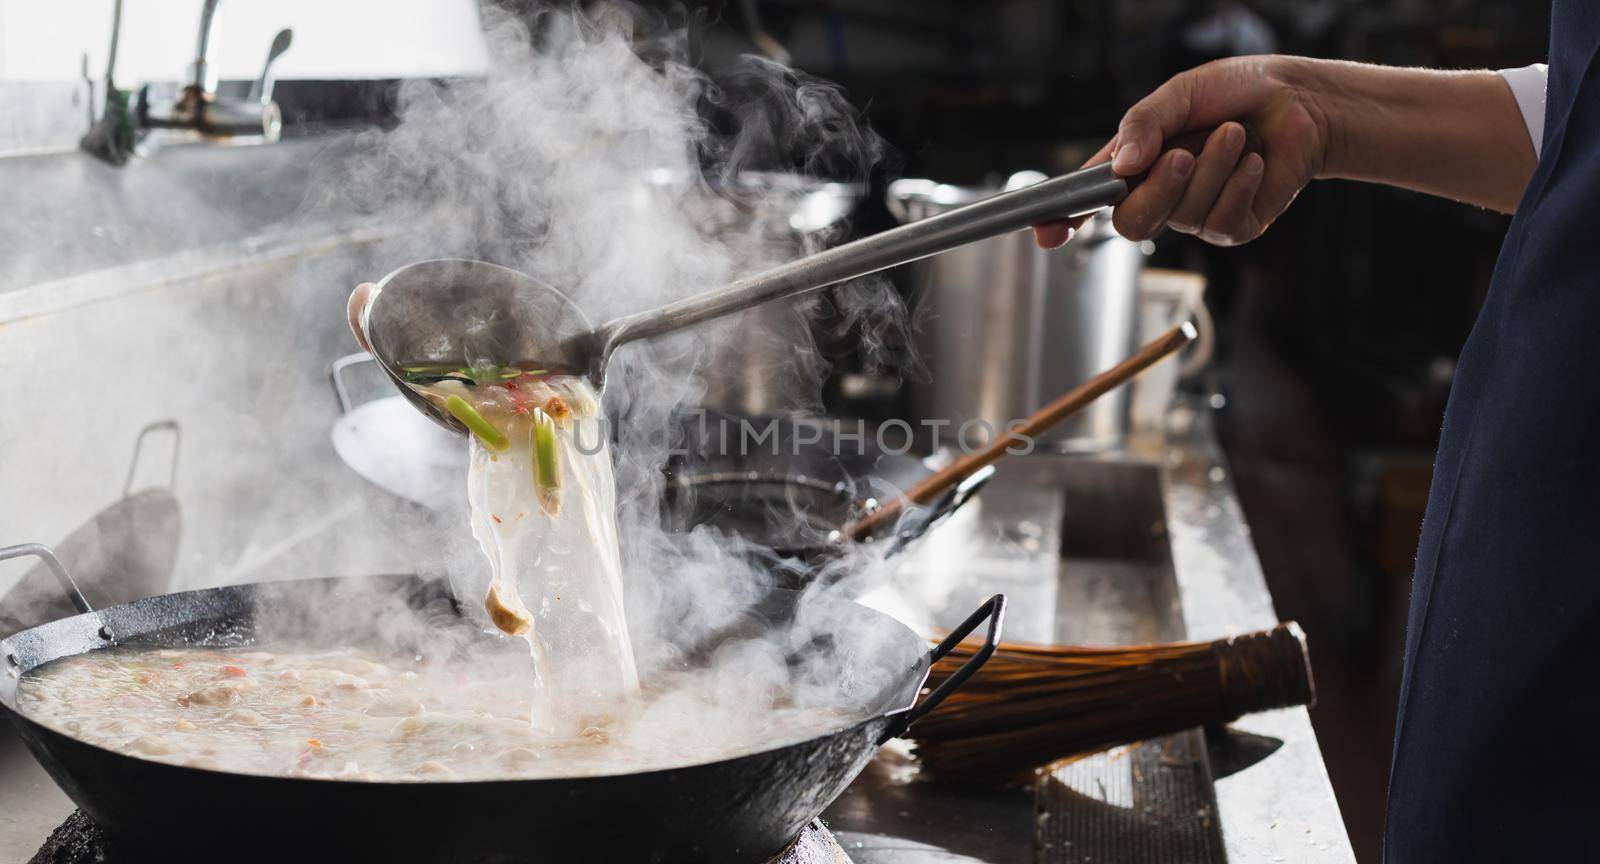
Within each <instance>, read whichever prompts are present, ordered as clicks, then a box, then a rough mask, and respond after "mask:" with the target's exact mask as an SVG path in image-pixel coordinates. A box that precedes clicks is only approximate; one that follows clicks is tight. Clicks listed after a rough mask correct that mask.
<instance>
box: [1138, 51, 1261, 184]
mask: <svg viewBox="0 0 1600 864" xmlns="http://www.w3.org/2000/svg"><path fill="white" fill-rule="evenodd" d="M1268 59H1269V58H1257V57H1250V58H1235V59H1231V60H1221V61H1216V62H1212V63H1207V64H1206V65H1204V66H1198V67H1196V68H1194V69H1190V70H1189V71H1187V72H1181V73H1179V74H1177V75H1174V76H1173V77H1172V78H1171V79H1169V80H1168V81H1167V82H1166V83H1165V84H1162V85H1161V86H1160V87H1157V88H1156V89H1155V90H1154V91H1153V92H1152V93H1151V94H1150V95H1149V96H1146V97H1144V98H1143V99H1140V100H1139V101H1138V102H1137V103H1135V104H1134V106H1133V107H1132V108H1129V109H1128V113H1126V114H1124V115H1123V117H1122V122H1121V123H1120V124H1119V125H1118V126H1117V147H1116V155H1115V157H1114V158H1113V159H1112V161H1111V164H1112V167H1113V168H1115V169H1116V172H1117V173H1118V174H1121V175H1122V176H1124V177H1132V176H1134V175H1137V174H1138V173H1139V172H1141V171H1143V170H1145V169H1146V168H1147V167H1149V166H1150V165H1152V164H1154V163H1155V161H1156V157H1157V156H1158V155H1160V153H1161V149H1162V147H1164V146H1165V144H1166V142H1167V141H1168V140H1169V139H1171V138H1175V137H1177V136H1178V135H1179V134H1180V133H1183V132H1188V131H1189V130H1191V129H1208V128H1210V127H1212V126H1215V125H1217V124H1219V123H1222V122H1224V121H1227V120H1241V119H1247V118H1249V117H1250V116H1252V115H1253V114H1254V113H1255V112H1257V111H1259V110H1260V109H1261V101H1262V88H1261V81H1262V80H1263V77H1264V75H1265V73H1264V72H1263V71H1262V65H1263V64H1264V63H1266V62H1267V61H1268Z"/></svg>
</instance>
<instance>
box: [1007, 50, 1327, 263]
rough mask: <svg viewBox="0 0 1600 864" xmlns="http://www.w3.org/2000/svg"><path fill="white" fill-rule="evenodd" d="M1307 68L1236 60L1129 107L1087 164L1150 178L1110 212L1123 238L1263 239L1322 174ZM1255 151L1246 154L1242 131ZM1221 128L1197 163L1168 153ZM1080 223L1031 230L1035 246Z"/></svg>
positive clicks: (1060, 239) (1275, 60) (1319, 115)
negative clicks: (1191, 134) (1251, 137)
mask: <svg viewBox="0 0 1600 864" xmlns="http://www.w3.org/2000/svg"><path fill="white" fill-rule="evenodd" d="M1302 62H1303V61H1300V60H1299V59H1298V58H1293V57H1276V56H1266V57H1240V58H1233V59H1228V60H1221V61H1218V62H1215V63H1208V64H1206V65H1204V66H1200V67H1198V68H1196V69H1191V70H1189V71H1187V72H1184V73H1182V74H1180V75H1178V76H1177V77H1175V78H1173V79H1172V80H1170V81H1168V82H1167V83H1165V84H1163V85H1161V87H1160V88H1158V89H1157V90H1156V91H1155V92H1154V93H1151V94H1150V95H1149V96H1146V97H1145V98H1144V99H1142V100H1140V101H1139V103H1138V104H1136V105H1134V106H1133V107H1132V108H1130V109H1128V113H1127V114H1125V115H1124V116H1123V118H1122V122H1121V124H1119V126H1118V128H1117V134H1116V136H1115V137H1113V138H1112V139H1111V140H1110V141H1109V142H1108V143H1107V144H1106V145H1105V147H1103V148H1101V150H1100V152H1099V153H1096V154H1095V155H1094V157H1093V158H1091V159H1090V160H1089V161H1088V162H1087V163H1085V164H1086V165H1096V164H1099V163H1101V162H1105V161H1107V160H1110V162H1111V165H1112V170H1114V171H1116V172H1117V173H1118V174H1120V175H1122V176H1124V177H1133V176H1137V175H1139V174H1143V173H1145V172H1147V171H1148V172H1149V176H1148V177H1147V178H1146V179H1145V180H1144V182H1143V183H1141V184H1139V186H1138V187H1137V188H1135V189H1134V190H1133V192H1132V193H1130V194H1129V195H1128V197H1127V199H1126V200H1124V201H1123V202H1122V203H1121V204H1119V205H1117V207H1116V208H1115V209H1114V210H1113V211H1112V223H1113V224H1114V225H1115V226H1116V229H1117V232H1118V233H1120V234H1122V236H1124V237H1127V238H1128V239H1130V240H1143V239H1145V238H1148V237H1150V236H1151V235H1153V234H1155V233H1156V232H1158V231H1159V230H1161V227H1162V226H1163V225H1165V226H1167V227H1169V228H1171V229H1172V230H1174V231H1179V232H1182V233H1184V234H1196V235H1198V236H1199V237H1200V238H1201V239H1202V240H1205V241H1206V242H1208V243H1214V244H1217V245H1219V246H1232V245H1236V244H1239V243H1247V242H1249V241H1251V240H1254V239H1255V238H1256V237H1258V236H1260V234H1261V232H1262V231H1265V230H1266V229H1267V226H1268V225H1271V224H1272V221H1273V220H1274V219H1276V218H1278V214H1280V213H1282V212H1283V211H1284V209H1285V208H1287V207H1288V206H1289V203H1290V202H1291V201H1293V200H1294V198H1295V196H1296V195H1298V194H1299V193H1300V190H1301V189H1303V188H1305V185H1306V184H1307V183H1309V182H1311V180H1312V178H1314V177H1316V176H1317V174H1318V173H1319V172H1320V171H1321V169H1322V165H1323V161H1324V158H1325V156H1326V153H1327V147H1328V144H1327V142H1328V135H1329V132H1328V129H1327V128H1326V121H1325V120H1324V116H1323V112H1322V111H1321V109H1320V107H1319V106H1318V105H1317V104H1316V101H1315V98H1316V97H1315V95H1314V93H1313V92H1312V91H1311V90H1309V89H1307V88H1304V87H1303V86H1300V85H1299V82H1298V81H1297V80H1296V79H1297V78H1300V77H1302V76H1301V75H1300V74H1299V73H1300V72H1301V71H1302V70H1300V69H1299V68H1297V67H1298V66H1299V65H1300V64H1301V63H1302ZM1240 122H1243V123H1245V124H1248V125H1249V127H1250V128H1251V129H1252V130H1254V132H1255V135H1256V138H1257V139H1258V141H1259V144H1260V147H1259V150H1260V152H1259V153H1249V154H1246V153H1245V152H1244V150H1245V130H1244V127H1243V126H1241V125H1240ZM1212 126H1215V127H1217V128H1216V131H1214V132H1212V133H1211V135H1210V136H1209V137H1208V138H1207V139H1206V142H1205V147H1204V148H1203V149H1202V150H1201V151H1200V154H1199V156H1198V157H1196V156H1193V155H1191V154H1190V153H1188V152H1187V151H1184V150H1172V151H1169V152H1167V153H1162V148H1163V144H1164V142H1165V141H1166V140H1167V139H1169V138H1174V137H1176V136H1178V135H1179V134H1181V133H1184V132H1187V131H1191V130H1195V129H1206V128H1209V127H1212ZM1083 221H1084V220H1083V219H1078V220H1074V221H1072V222H1053V223H1049V224H1045V225H1039V226H1036V227H1035V228H1034V231H1035V233H1036V237H1037V239H1038V241H1039V245H1041V246H1044V247H1045V248H1054V247H1056V246H1060V245H1061V244H1063V243H1065V242H1067V239H1068V238H1069V237H1070V236H1071V234H1072V231H1075V230H1077V228H1078V226H1079V225H1081V224H1082V223H1083Z"/></svg>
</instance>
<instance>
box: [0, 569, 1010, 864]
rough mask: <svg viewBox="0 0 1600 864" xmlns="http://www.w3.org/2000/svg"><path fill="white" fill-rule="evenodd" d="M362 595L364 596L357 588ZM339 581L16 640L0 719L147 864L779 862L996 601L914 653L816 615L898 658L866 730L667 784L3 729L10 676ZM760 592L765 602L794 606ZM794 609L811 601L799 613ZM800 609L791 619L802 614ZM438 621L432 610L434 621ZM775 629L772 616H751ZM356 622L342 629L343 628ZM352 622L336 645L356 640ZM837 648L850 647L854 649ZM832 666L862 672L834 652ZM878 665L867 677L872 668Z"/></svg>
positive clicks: (2, 687)
mask: <svg viewBox="0 0 1600 864" xmlns="http://www.w3.org/2000/svg"><path fill="white" fill-rule="evenodd" d="M363 581H365V580H363ZM380 581H382V582H384V583H386V584H385V587H392V590H393V591H395V592H405V593H407V594H408V595H409V598H408V602H409V603H410V604H411V605H413V606H414V607H416V608H424V609H426V610H429V611H431V612H432V613H434V614H442V615H453V612H452V611H451V610H452V609H453V604H452V602H451V601H450V600H449V598H448V593H447V589H445V588H444V587H443V586H442V583H437V582H424V581H422V580H419V579H416V578H415V577H381V580H380ZM352 586H353V583H352V582H351V581H350V580H338V579H312V580H304V581H295V582H280V583H265V584H256V585H243V586H237V587H227V588H212V589H207V590H202V591H190V592H184V593H180V594H167V595H162V596H158V597H150V598H147V599H144V600H138V601H135V602H133V603H127V604H123V605H120V606H113V607H110V608H107V609H104V610H101V611H99V612H86V613H84V614H79V615H75V616H73V617H70V618H64V619H61V620H58V621H54V622H52V623H49V624H44V625H40V626H38V627H34V628H31V629H29V630H24V631H22V632H20V633H17V634H15V635H13V636H11V637H9V638H7V639H5V640H3V641H0V655H3V657H4V660H0V662H3V663H5V664H6V674H4V675H0V713H4V714H6V715H7V716H8V717H10V718H11V721H12V723H14V724H15V725H16V727H17V729H18V731H19V733H20V734H21V737H22V738H23V740H24V741H25V742H26V743H27V745H28V747H29V749H30V750H32V752H33V754H34V756H35V757H36V758H37V759H38V760H39V761H40V762H41V763H42V764H43V765H44V767H45V769H46V770H48V771H49V772H50V775H51V776H52V777H53V778H55V781H56V782H57V783H58V784H59V785H60V786H61V788H62V789H63V790H65V791H66V793H67V794H68V795H69V796H70V797H71V798H72V799H73V801H75V802H76V803H77V804H78V806H79V807H81V808H82V809H83V810H84V811H85V812H86V813H88V814H89V816H90V817H92V818H93V819H94V820H95V821H96V822H97V823H98V824H99V825H100V826H101V827H103V828H104V829H105V830H106V832H107V834H108V835H109V836H110V837H111V838H112V839H113V840H115V841H116V842H118V843H119V844H120V845H123V846H126V847H127V848H129V849H131V850H134V851H150V852H156V853H159V855H160V857H161V858H162V859H163V860H178V859H203V860H208V861H210V860H232V859H241V858H242V859H252V860H262V859H267V858H279V859H284V860H301V861H304V860H315V859H320V860H341V861H347V860H364V861H443V862H488V861H494V862H514V861H528V862H575V861H607V862H610V861H616V862H634V861H646V862H676V861H696V862H723V861H727V862H739V861H762V860H765V859H766V858H768V857H769V856H771V855H773V854H775V853H777V852H778V851H780V850H781V849H782V848H783V847H784V845H785V844H787V843H788V842H789V840H791V839H792V838H793V837H794V836H795V835H797V834H798V833H799V831H800V830H801V828H802V827H803V826H804V825H806V824H807V823H809V822H810V821H811V820H812V819H814V818H816V816H817V815H818V814H819V813H821V812H822V810H823V809H824V808H825V807H827V806H828V804H830V803H831V802H832V801H833V800H834V798H835V797H837V796H838V795H839V794H840V793H841V792H843V791H844V789H845V787H846V786H848V785H849V784H850V782H851V781H852V780H853V779H854V778H855V777H856V775H857V774H858V773H859V772H860V771H861V770H862V768H863V767H865V766H866V764H867V762H868V761H870V760H871V759H872V757H873V754H874V753H875V752H876V751H877V749H878V747H879V745H881V744H882V743H883V742H885V741H887V740H888V739H890V738H892V737H895V736H898V735H901V734H903V733H905V731H906V730H907V728H908V727H909V726H910V725H911V724H912V723H913V722H915V721H916V720H917V719H918V718H919V717H921V716H923V715H925V714H926V713H927V712H929V711H931V710H932V709H933V708H934V707H936V706H937V705H938V704H939V702H940V701H942V700H943V699H944V698H945V697H946V696H948V695H949V694H950V693H951V692H952V691H953V690H954V689H955V688H957V687H959V686H960V685H961V684H962V683H964V682H965V680H966V679H967V678H968V677H969V676H970V675H971V674H972V673H973V672H976V671H977V669H978V667H979V666H981V665H982V663H983V661H984V660H987V659H988V654H989V652H990V651H991V650H992V648H993V645H994V643H995V642H996V641H997V640H998V639H999V633H1000V624H1001V618H1002V613H1003V610H1004V604H1005V600H1004V597H1002V596H999V595H997V596H995V597H994V598H992V599H990V600H989V601H988V602H987V603H985V604H984V605H983V606H982V607H981V608H980V609H979V610H978V611H977V612H975V613H973V615H972V617H970V618H969V619H967V621H966V622H964V623H963V624H962V626H961V627H959V628H957V629H956V630H955V631H954V632H952V633H951V635H950V637H949V638H948V639H946V640H945V642H943V643H941V644H940V645H939V646H938V647H936V648H934V649H933V650H932V651H931V652H930V651H927V650H926V643H924V642H923V641H922V639H921V638H920V637H919V636H917V634H916V633H914V632H912V631H911V630H910V629H908V628H906V627H905V626H904V625H902V624H900V623H899V622H897V621H895V620H894V619H892V618H889V617H888V616H886V615H883V614H881V613H878V612H875V611H873V610H871V609H868V608H866V607H864V606H861V605H859V604H855V603H852V602H850V601H848V600H844V599H842V598H840V599H836V600H833V601H829V602H833V603H836V605H833V606H826V607H823V612H824V614H827V615H833V616H839V617H838V619H837V622H838V624H839V625H840V626H839V627H835V628H831V632H835V633H846V632H848V633H860V632H863V631H862V630H860V629H858V628H867V631H866V632H867V633H868V635H870V636H871V639H870V640H867V641H863V642H862V643H861V644H875V645H878V646H881V647H882V648H883V649H884V650H885V651H887V652H889V655H890V656H895V657H899V656H902V655H903V656H904V657H906V658H910V662H908V663H907V668H906V669H905V673H904V675H903V676H902V678H901V680H900V681H899V682H898V683H897V684H896V685H894V686H892V687H890V688H888V690H887V691H886V692H882V693H879V694H877V695H876V708H875V709H874V710H873V712H872V713H871V714H870V716H869V717H868V719H866V720H862V721H860V722H858V723H855V724H854V725H851V726H848V727H847V728H842V729H839V730H837V731H835V732H832V733H829V734H826V735H822V736H819V737H816V738H812V739H810V740H807V741H802V742H799V743H794V744H787V745H783V746H775V747H773V748H771V749H767V750H764V751H761V752H756V753H751V754H748V755H745V756H740V757H736V758H732V759H726V760H722V761H718V762H710V763H705V764H700V765H693V766H689V767H684V768H673V769H667V770H657V771H647V772H641V773H636V774H625V775H616V776H605V777H585V778H563V779H534V780H499V781H458V782H448V781H447V782H420V783H377V782H352V781H338V780H317V779H302V778H288V777H265V776H254V775H245V774H235V773H228V772H221V771H211V770H205V769H198V768H189V767H181V766H177V765H170V764H165V763H160V762H152V761H148V760H145V759H140V758H136V757H133V756H128V755H124V754H121V753H117V752H113V751H111V750H106V749H103V748H100V747H97V746H94V745H91V744H87V743H84V742H82V741H79V740H77V739H74V738H72V737H70V736H68V735H66V734H64V733H63V732H60V731H57V730H55V729H51V728H47V727H45V726H43V725H40V724H38V723H35V722H34V721H32V720H30V719H28V718H27V717H26V716H23V715H20V714H19V713H17V710H16V706H17V701H16V699H17V685H18V679H19V676H21V675H22V674H24V673H26V672H27V671H28V670H30V669H33V668H35V667H37V666H39V665H40V664H43V663H48V662H50V661H52V660H56V659H60V658H62V657H68V656H72V655H76V654H81V653H84V652H87V651H95V650H100V649H103V648H106V647H108V646H110V645H112V644H113V643H112V642H111V641H110V640H109V639H108V638H107V637H108V634H110V635H113V636H114V637H115V639H116V640H117V642H118V643H119V644H124V645H128V644H133V645H158V646H169V647H178V646H219V645H226V646H232V645H239V644H247V643H249V642H251V641H252V640H253V639H254V638H255V629H256V622H257V619H258V612H260V611H261V610H266V609H270V608H274V606H273V604H281V603H285V602H306V600H307V598H308V595H309V596H310V598H311V600H312V601H313V602H318V603H322V602H338V597H339V594H340V592H341V591H344V590H355V588H354V587H352ZM798 598H799V595H798V594H796V593H793V592H776V593H774V594H773V595H772V596H771V597H769V598H768V601H767V602H768V603H769V604H777V605H779V606H781V605H782V604H786V603H787V604H791V605H792V604H794V603H796V602H798ZM806 602H807V603H808V604H809V603H811V602H813V601H812V600H807V601H806ZM814 609H815V607H810V606H809V605H808V609H807V612H808V614H810V613H811V612H812V611H814ZM441 610H442V611H441ZM769 613H770V614H773V615H776V616H779V617H782V616H783V615H784V614H785V610H783V609H781V608H780V609H770V610H762V614H763V615H765V614H769ZM356 617H359V616H356ZM985 618H988V620H989V626H988V637H987V641H986V647H985V649H984V651H982V652H980V653H979V654H978V655H976V656H975V657H974V658H973V660H972V661H970V662H969V663H967V665H966V666H964V667H962V670H961V672H960V673H958V674H957V675H954V676H952V677H951V678H950V679H949V680H948V681H946V682H945V683H943V684H941V685H940V686H939V687H938V688H937V689H935V690H934V691H933V692H931V693H929V694H928V695H927V696H925V697H923V698H922V700H921V701H920V702H917V695H918V693H919V692H920V690H921V687H922V684H923V682H924V680H925V679H926V678H927V675H928V670H929V668H930V666H931V665H932V663H933V661H934V660H936V659H937V658H939V657H941V656H943V655H944V653H946V652H947V651H949V650H950V648H952V647H953V646H954V645H955V643H956V642H957V641H959V640H960V639H961V638H963V637H965V636H966V635H967V634H968V633H970V632H971V631H972V630H974V629H975V628H976V627H977V626H978V625H979V624H980V623H981V622H982V621H983V620H984V619H985ZM360 623H361V622H360V621H359V620H353V621H352V622H351V627H350V631H351V633H350V634H349V635H348V638H349V639H350V640H351V641H356V640H357V639H359V632H360V630H361V627H360ZM853 641H854V640H852V642H853ZM839 655H840V657H841V662H842V663H843V664H845V665H848V664H849V663H851V662H855V663H862V662H873V660H874V659H875V658H872V657H859V656H857V657H851V656H849V652H847V651H846V652H839ZM881 657H882V655H881V654H880V655H879V657H878V658H876V659H877V660H878V662H882V660H881Z"/></svg>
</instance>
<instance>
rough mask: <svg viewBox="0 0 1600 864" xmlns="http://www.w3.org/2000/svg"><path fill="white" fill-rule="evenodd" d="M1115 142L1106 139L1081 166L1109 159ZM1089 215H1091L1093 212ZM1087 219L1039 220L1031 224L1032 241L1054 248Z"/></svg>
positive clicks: (1064, 241)
mask: <svg viewBox="0 0 1600 864" xmlns="http://www.w3.org/2000/svg"><path fill="white" fill-rule="evenodd" d="M1116 144H1117V139H1116V138H1112V139H1111V140H1110V141H1107V142H1106V143H1105V144H1104V145H1103V146H1101V148H1100V149H1099V150H1098V151H1096V152H1095V154H1094V155H1093V156H1090V157H1089V158H1088V160H1087V161H1085V162H1084V163H1083V167H1085V168H1088V167H1090V166H1093V165H1099V164H1100V163H1102V162H1108V161H1110V159H1111V150H1112V148H1113V147H1115V146H1116ZM1090 215H1091V216H1092V215H1094V214H1090ZM1087 221H1089V216H1078V217H1076V218H1073V219H1063V220H1061V221H1059V222H1041V223H1040V224H1038V225H1035V226H1033V239H1034V242H1036V243H1038V244H1039V245H1040V246H1041V247H1043V248H1045V249H1055V248H1056V247H1058V246H1062V245H1064V244H1066V242H1067V241H1068V240H1071V239H1072V235H1073V234H1074V233H1076V232H1077V230H1078V229H1079V228H1082V227H1083V223H1085V222H1087Z"/></svg>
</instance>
